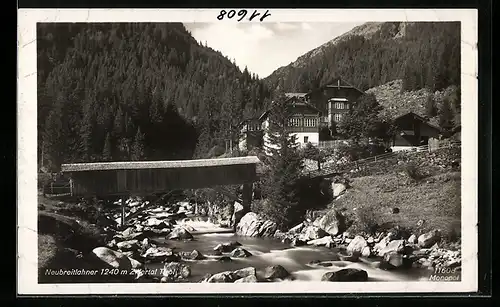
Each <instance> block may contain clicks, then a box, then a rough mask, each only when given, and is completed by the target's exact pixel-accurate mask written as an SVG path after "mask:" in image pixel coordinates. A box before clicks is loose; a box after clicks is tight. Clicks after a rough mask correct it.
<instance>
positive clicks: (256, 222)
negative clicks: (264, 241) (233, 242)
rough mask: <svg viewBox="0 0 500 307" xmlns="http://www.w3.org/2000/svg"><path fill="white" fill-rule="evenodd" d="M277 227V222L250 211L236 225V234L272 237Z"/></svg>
mask: <svg viewBox="0 0 500 307" xmlns="http://www.w3.org/2000/svg"><path fill="white" fill-rule="evenodd" d="M276 229H277V225H276V223H274V222H271V221H269V220H265V219H263V218H261V217H260V216H258V215H257V214H256V213H254V212H248V213H247V214H245V215H244V216H243V217H242V218H241V220H240V222H239V223H238V225H237V226H236V234H237V235H239V236H247V237H272V236H273V235H274V233H275V232H276Z"/></svg>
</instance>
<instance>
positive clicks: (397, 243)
mask: <svg viewBox="0 0 500 307" xmlns="http://www.w3.org/2000/svg"><path fill="white" fill-rule="evenodd" d="M404 250H405V241H404V240H393V241H391V242H389V244H387V245H386V246H385V247H384V248H382V249H381V250H380V251H379V252H378V254H379V256H382V257H383V256H384V255H385V254H387V253H390V252H395V253H402V252H403V251H404Z"/></svg>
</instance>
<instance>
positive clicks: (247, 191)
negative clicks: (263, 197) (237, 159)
mask: <svg viewBox="0 0 500 307" xmlns="http://www.w3.org/2000/svg"><path fill="white" fill-rule="evenodd" d="M252 190H253V184H252V183H246V184H244V185H243V191H242V192H243V193H242V196H241V200H242V201H243V203H242V204H241V205H242V206H243V211H244V213H247V212H248V211H250V204H251V203H252V192H253V191H252Z"/></svg>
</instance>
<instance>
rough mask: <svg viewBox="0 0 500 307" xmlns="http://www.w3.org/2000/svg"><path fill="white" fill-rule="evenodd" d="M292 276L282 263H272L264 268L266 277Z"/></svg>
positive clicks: (282, 277) (280, 277)
mask: <svg viewBox="0 0 500 307" xmlns="http://www.w3.org/2000/svg"><path fill="white" fill-rule="evenodd" d="M289 276H290V273H289V272H288V271H287V270H286V269H285V268H284V267H282V266H281V265H272V266H268V267H266V268H265V269H264V278H266V279H284V278H287V277H289Z"/></svg>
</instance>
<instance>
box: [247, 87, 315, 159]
mask: <svg viewBox="0 0 500 307" xmlns="http://www.w3.org/2000/svg"><path fill="white" fill-rule="evenodd" d="M285 96H286V97H287V100H286V103H287V105H288V106H289V108H291V111H292V115H291V117H290V119H289V127H288V131H289V133H290V134H295V135H296V137H297V143H299V144H300V145H301V146H304V145H305V144H307V143H311V144H313V145H316V146H317V145H318V144H319V130H320V116H321V111H320V110H319V109H317V108H316V107H315V106H313V105H312V104H310V103H308V102H307V101H306V100H305V97H306V93H286V94H285ZM269 112H270V110H267V111H265V112H263V113H262V115H260V116H259V117H258V118H251V119H247V120H245V121H243V122H242V123H241V127H242V128H241V135H242V137H241V139H240V143H239V147H240V149H242V150H244V149H247V150H251V149H252V148H254V147H259V148H262V147H263V146H270V144H269V143H268V142H267V135H268V134H267V131H268V129H269V120H268V119H269V118H268V117H269Z"/></svg>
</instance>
